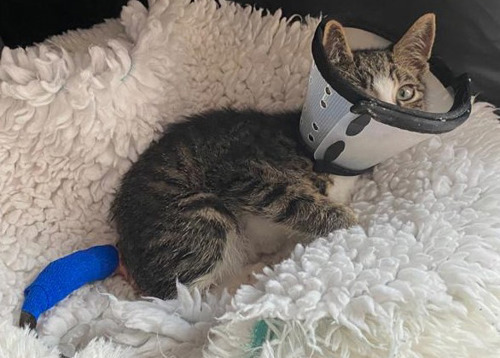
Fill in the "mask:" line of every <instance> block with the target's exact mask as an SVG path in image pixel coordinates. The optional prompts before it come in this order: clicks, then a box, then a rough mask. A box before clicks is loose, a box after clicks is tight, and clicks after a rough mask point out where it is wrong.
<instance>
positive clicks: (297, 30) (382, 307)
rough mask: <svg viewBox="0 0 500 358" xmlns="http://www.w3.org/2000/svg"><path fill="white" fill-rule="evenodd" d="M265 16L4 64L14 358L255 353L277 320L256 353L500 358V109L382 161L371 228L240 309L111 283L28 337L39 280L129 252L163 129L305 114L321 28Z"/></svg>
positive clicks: (164, 5) (155, 31)
mask: <svg viewBox="0 0 500 358" xmlns="http://www.w3.org/2000/svg"><path fill="white" fill-rule="evenodd" d="M262 15H263V14H262V13H261V12H257V11H254V10H252V9H251V8H245V9H244V8H241V7H239V6H237V5H233V4H229V3H226V2H224V1H220V7H217V5H216V2H215V1H213V0H198V1H195V2H194V3H190V2H189V1H188V0H156V1H151V7H150V10H149V11H148V10H146V9H145V8H143V7H142V5H140V3H138V2H135V1H132V2H131V3H130V4H129V5H128V6H127V7H125V8H124V10H123V12H122V16H121V19H120V20H119V21H109V22H106V23H104V24H102V25H99V26H96V27H95V28H93V29H90V30H85V31H76V32H69V33H67V34H65V35H63V36H59V37H54V38H52V39H50V40H48V41H46V42H45V43H43V44H41V45H39V46H35V47H31V48H28V49H26V50H21V49H18V50H9V49H4V51H3V53H2V58H1V63H0V215H1V219H0V230H1V233H0V357H2V358H3V357H9V358H10V357H44V358H45V357H57V351H56V350H55V349H56V348H54V347H58V349H60V350H61V351H62V352H64V353H66V354H69V355H71V354H73V353H74V352H75V351H79V352H78V353H77V356H78V357H80V358H84V357H106V358H115V357H183V358H184V357H197V358H199V357H202V356H204V357H213V358H215V357H250V356H252V355H251V352H249V351H251V348H252V339H254V340H255V337H254V335H253V329H254V327H255V323H256V322H257V321H258V320H260V319H263V318H265V319H266V322H267V324H268V326H269V327H271V331H273V334H269V336H270V337H271V338H272V339H270V340H269V341H267V343H265V344H264V346H263V349H262V351H255V352H254V353H255V354H254V355H253V356H255V357H257V356H261V357H269V358H270V357H276V358H277V357H321V356H335V357H352V358H354V357H408V358H410V357H411V358H417V357H419V358H421V357H429V358H430V357H436V358H438V357H439V358H442V357H454V358H460V357H498V355H499V353H498V352H500V332H499V331H500V323H499V322H500V317H499V315H500V128H499V124H498V120H497V116H496V115H495V114H494V113H493V108H491V107H490V106H488V105H486V104H476V105H475V108H474V111H473V114H472V116H471V118H470V120H469V121H468V122H467V123H466V124H465V125H463V126H462V127H460V128H459V129H457V130H456V131H454V132H453V133H450V134H446V135H443V136H441V137H435V138H433V139H431V140H429V141H427V142H425V143H423V144H421V145H419V146H417V147H415V148H413V149H411V150H409V151H407V152H405V153H403V154H401V155H399V156H397V157H395V158H393V159H391V160H389V161H387V162H386V163H384V164H382V165H380V166H379V167H378V168H377V169H376V170H375V172H374V174H373V177H372V178H369V179H367V180H365V181H364V182H363V183H362V185H360V187H359V190H358V191H357V193H356V195H355V197H354V207H355V209H356V210H357V212H358V214H359V218H360V226H359V227H356V228H353V229H352V230H349V231H342V232H337V233H334V234H332V235H330V237H328V238H319V239H318V240H316V241H315V242H314V243H313V244H311V245H310V246H308V247H306V248H304V247H301V246H299V247H297V248H296V249H295V250H294V253H293V255H292V257H291V258H290V259H288V260H285V261H284V262H282V263H281V264H280V265H278V266H276V267H275V268H274V270H266V272H265V274H264V275H263V276H261V277H260V281H259V282H258V283H257V284H256V285H255V286H254V287H251V286H245V287H243V288H242V289H240V290H239V291H238V293H237V294H236V296H235V297H234V299H233V300H230V298H229V297H226V296H224V297H222V298H219V299H217V298H215V297H209V298H207V299H204V300H202V299H201V298H200V297H199V296H198V295H194V296H190V295H189V294H188V293H187V292H186V291H185V290H184V288H182V287H180V288H179V289H180V296H179V299H178V300H173V301H167V302H163V301H157V300H146V301H144V300H138V299H135V298H134V297H133V295H132V293H131V290H130V288H129V287H128V286H127V284H125V283H124V282H123V281H122V280H121V279H120V278H116V277H115V278H111V279H108V280H106V281H104V282H103V283H98V284H96V285H91V286H88V287H85V288H83V289H81V290H79V291H78V292H76V293H75V294H74V295H72V296H70V297H69V298H68V299H67V300H65V301H63V302H62V303H61V304H60V305H59V306H58V307H56V308H55V309H53V310H52V311H50V312H49V313H48V314H47V315H45V316H44V317H43V318H42V320H41V322H40V337H39V339H38V340H37V339H35V338H34V337H33V336H32V335H29V334H28V333H26V332H24V331H22V330H20V329H15V328H13V326H14V324H15V322H16V321H17V319H18V314H19V309H20V305H21V302H22V298H23V288H24V287H25V286H26V285H27V284H28V283H29V282H30V281H31V280H32V279H33V278H34V277H35V275H36V274H37V273H38V272H39V270H40V269H41V268H42V267H43V266H44V265H46V264H47V263H48V262H49V261H51V260H54V259H56V258H59V257H61V256H63V255H65V254H68V253H70V252H72V251H73V250H76V249H82V248H86V247H88V246H91V245H96V244H102V243H112V242H114V240H115V233H114V231H113V229H112V227H110V225H109V223H108V222H107V220H106V217H107V211H108V207H109V203H110V201H111V199H112V195H113V190H114V188H115V187H116V185H117V183H118V181H119V178H120V175H121V174H123V173H124V172H125V171H126V170H127V168H128V167H129V165H130V163H131V162H132V161H134V160H135V159H136V158H137V156H138V153H140V152H141V151H143V150H144V149H145V148H146V147H147V146H148V144H149V143H150V142H151V140H152V139H153V138H155V137H156V136H158V135H159V134H160V133H161V131H162V128H163V127H164V126H165V125H167V124H168V123H169V122H172V121H175V120H177V119H179V118H180V117H181V116H183V115H187V114H191V113H194V112H197V111H200V110H203V109H207V108H215V107H221V106H228V105H230V106H237V107H246V106H251V107H257V108H260V109H264V110H277V109H285V108H287V109H288V108H298V107H300V106H301V104H302V100H303V98H304V94H305V89H306V82H307V77H308V73H309V68H310V63H311V56H310V51H309V49H310V40H311V38H312V34H313V31H314V29H315V26H316V24H317V22H318V20H317V19H306V21H305V23H304V24H302V25H301V24H300V23H299V22H293V23H290V22H289V21H288V20H286V19H282V18H281V17H280V14H279V13H277V14H275V15H268V14H264V15H265V16H262ZM96 337H106V338H108V339H107V340H106V341H104V340H102V339H98V340H94V338H96ZM109 340H111V341H112V342H110V341H109ZM89 342H90V343H89ZM254 343H255V342H254ZM257 345H258V344H257Z"/></svg>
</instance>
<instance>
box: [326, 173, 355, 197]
mask: <svg viewBox="0 0 500 358" xmlns="http://www.w3.org/2000/svg"><path fill="white" fill-rule="evenodd" d="M331 177H332V179H333V185H332V184H329V185H328V188H327V195H328V199H330V200H331V201H332V202H336V203H341V204H348V203H349V202H350V201H351V197H352V193H353V191H354V187H355V185H356V181H357V180H358V177H357V176H352V177H348V176H340V175H331Z"/></svg>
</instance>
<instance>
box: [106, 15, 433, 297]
mask: <svg viewBox="0 0 500 358" xmlns="http://www.w3.org/2000/svg"><path fill="white" fill-rule="evenodd" d="M433 39H434V17H433V15H426V16H424V17H422V18H421V19H420V20H418V21H417V22H416V23H415V25H414V26H413V27H412V28H411V29H410V30H409V31H408V32H407V34H405V36H404V37H403V39H402V40H401V41H400V42H399V43H398V44H396V45H395V46H394V48H393V49H382V50H365V51H351V50H350V49H349V47H348V46H347V42H346V40H345V37H344V31H343V29H342V26H341V25H340V24H338V23H337V22H335V21H331V22H329V23H328V24H327V26H326V28H325V35H324V47H325V51H326V53H327V55H328V56H329V59H330V61H331V63H332V65H333V66H338V68H340V69H341V70H342V71H343V73H344V75H345V76H346V77H347V78H348V79H350V80H351V81H352V82H353V83H355V84H356V85H358V86H359V87H361V88H362V89H364V90H365V91H366V92H367V93H369V94H371V95H373V96H378V97H381V96H380V93H377V90H380V88H378V87H376V86H375V85H374V83H375V82H376V81H377V78H386V79H390V80H391V81H392V83H394V86H395V87H394V88H395V90H394V92H396V91H397V88H398V86H400V85H402V84H409V85H411V86H413V87H414V88H415V90H416V92H417V95H416V96H415V100H414V101H413V100H412V101H410V102H408V103H400V102H398V104H400V105H404V106H408V107H412V108H422V107H423V103H424V102H423V91H424V85H423V83H422V79H423V76H424V75H425V73H426V72H427V70H428V67H427V59H428V57H429V55H430V48H431V47H432V41H433ZM386 82H387V81H386ZM389 90H391V89H389ZM299 118H300V112H290V113H283V114H269V113H261V112H257V111H252V110H247V111H235V110H222V111H210V112H206V113H203V114H199V115H195V116H192V117H191V118H188V119H186V120H185V121H183V122H181V123H178V124H174V125H172V126H170V127H169V128H168V129H167V131H166V133H165V134H164V135H163V137H162V138H161V139H160V140H159V141H158V142H156V143H153V144H152V145H151V146H150V148H149V149H147V150H146V151H145V152H144V153H143V154H142V155H141V156H140V158H139V160H138V161H137V162H136V163H134V164H133V166H132V167H131V169H130V170H129V171H128V173H126V175H125V176H124V177H123V181H122V183H121V186H120V188H119V190H118V192H117V194H116V198H115V200H114V203H113V206H112V217H113V220H114V222H115V223H116V227H117V230H118V234H119V240H118V248H119V250H120V254H121V258H122V262H123V265H124V266H125V267H126V270H127V271H128V273H129V274H130V276H131V278H132V279H133V280H134V282H135V283H136V285H137V286H138V288H139V289H140V290H141V291H142V292H143V293H144V294H147V295H152V296H157V297H161V298H171V297H174V296H175V293H176V288H175V284H176V280H179V281H180V282H182V283H183V284H186V285H189V286H190V287H198V288H202V289H205V288H208V287H210V286H211V285H213V284H217V283H219V282H221V281H222V280H223V279H224V277H227V276H231V275H234V274H237V273H238V271H239V270H240V269H241V266H242V265H243V264H244V263H246V261H247V258H248V249H249V247H250V246H251V244H252V243H251V242H249V240H248V238H247V237H245V235H244V233H243V229H242V223H241V220H240V219H241V217H242V216H244V215H247V214H251V215H256V216H259V217H263V218H266V219H267V220H269V221H271V222H274V223H279V224H280V225H283V226H284V227H287V228H289V229H291V230H293V231H296V232H299V233H301V234H303V235H304V237H305V239H304V240H305V241H306V242H307V241H308V240H311V239H313V238H314V237H317V236H321V235H327V234H328V233H329V232H331V231H334V230H337V229H342V228H348V227H350V226H352V225H354V224H355V223H356V218H355V215H354V213H353V212H352V210H351V209H350V208H349V207H348V206H346V205H345V204H342V203H340V202H338V201H336V200H335V199H334V200H333V201H332V200H331V198H329V197H328V195H327V194H328V191H329V189H330V188H331V187H332V186H334V185H335V182H336V179H335V178H332V177H331V176H328V175H326V174H319V173H315V172H314V171H313V170H312V167H313V162H312V160H311V158H310V155H309V153H308V152H307V151H306V149H305V148H304V147H303V145H302V142H301V138H300V134H299V131H298V128H299Z"/></svg>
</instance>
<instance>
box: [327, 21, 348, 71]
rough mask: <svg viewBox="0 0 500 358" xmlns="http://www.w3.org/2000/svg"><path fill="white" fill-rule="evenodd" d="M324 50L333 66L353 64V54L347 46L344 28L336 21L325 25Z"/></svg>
mask: <svg viewBox="0 0 500 358" xmlns="http://www.w3.org/2000/svg"><path fill="white" fill-rule="evenodd" d="M322 42H323V48H324V49H325V53H326V57H327V58H328V60H329V61H330V63H333V64H342V63H344V64H349V63H352V62H353V57H352V52H351V49H350V47H349V45H348V44H347V40H346V36H345V32H344V28H343V27H342V25H341V24H340V23H338V22H337V21H335V20H330V21H328V22H327V23H326V25H325V30H324V32H323V41H322Z"/></svg>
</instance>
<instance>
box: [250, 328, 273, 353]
mask: <svg viewBox="0 0 500 358" xmlns="http://www.w3.org/2000/svg"><path fill="white" fill-rule="evenodd" d="M273 337H274V333H273V332H272V331H271V332H269V326H268V325H267V323H266V321H264V320H263V319H261V320H259V321H257V323H255V325H254V326H253V332H252V341H251V342H250V348H251V351H252V355H251V358H256V357H258V355H259V354H260V352H261V349H262V345H263V344H264V342H265V341H266V340H267V339H272V338H273Z"/></svg>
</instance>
